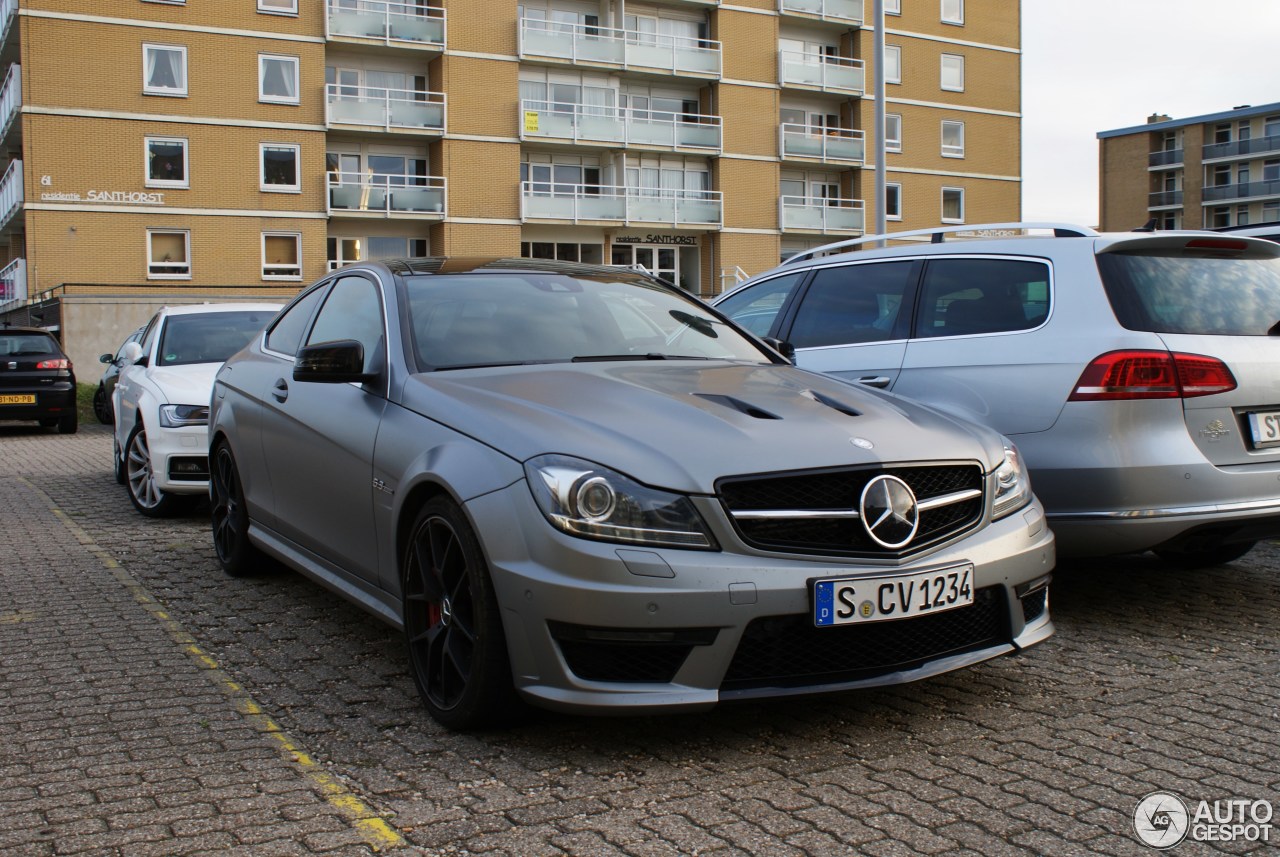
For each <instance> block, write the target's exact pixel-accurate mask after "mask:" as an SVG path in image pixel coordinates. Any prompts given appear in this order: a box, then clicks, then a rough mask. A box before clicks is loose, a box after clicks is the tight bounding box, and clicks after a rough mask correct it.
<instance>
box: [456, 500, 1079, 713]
mask: <svg viewBox="0 0 1280 857" xmlns="http://www.w3.org/2000/svg"><path fill="white" fill-rule="evenodd" d="M696 502H697V503H698V504H699V506H700V511H702V513H703V517H704V519H706V520H707V521H708V523H709V525H710V526H711V527H712V530H713V533H714V535H715V537H716V539H717V541H718V542H719V543H720V544H721V545H722V546H724V550H721V551H693V550H674V549H666V548H648V547H645V546H621V545H615V544H608V543H604V542H595V541H589V540H586V539H576V538H572V537H569V536H566V535H564V534H562V533H560V532H559V531H557V530H555V529H554V528H553V527H552V526H551V525H550V524H548V523H547V521H546V520H545V519H544V518H543V517H542V514H541V513H540V512H539V511H538V509H537V507H536V505H535V504H534V502H533V499H532V497H531V495H530V493H529V489H528V487H527V486H526V485H525V484H524V482H517V483H515V484H514V485H512V486H509V487H508V488H506V489H504V490H502V491H497V492H494V493H491V494H487V495H485V496H482V497H479V498H476V499H474V500H472V501H470V502H469V503H467V504H466V510H467V513H468V514H469V515H470V516H471V518H472V520H473V522H474V524H475V528H476V532H477V533H479V534H480V539H481V543H482V545H483V547H484V550H485V553H486V557H487V559H488V562H489V566H490V571H491V574H492V578H493V582H494V586H495V589H496V591H497V596H498V602H499V605H500V607H501V609H502V615H503V624H504V627H505V630H506V634H507V643H508V649H509V652H510V656H511V666H512V676H513V679H514V681H515V684H516V687H517V688H518V689H519V690H520V691H521V693H522V694H524V695H525V696H526V697H527V698H529V699H530V700H532V701H534V702H536V703H537V704H539V705H542V706H544V707H549V708H556V709H560V710H566V711H592V712H595V713H601V712H605V711H617V712H624V711H625V712H626V713H636V712H644V711H675V710H697V709H702V708H708V707H710V706H712V705H715V704H716V703H717V702H720V701H722V700H727V699H733V698H744V697H761V696H783V695H791V694H801V693H815V692H826V691H835V690H845V689H850V688H857V687H869V686H875V685H883V684H893V683H900V682H905V681H913V680H916V679H920V678H925V677H927V676H931V675H936V674H939V673H942V672H946V671H949V670H952V669H956V668H958V667H962V666H966V665H969V664H973V663H977V662H980V661H983V660H987V659H989V658H992V657H996V656H998V655H1001V654H1006V653H1009V652H1013V651H1016V650H1018V649H1021V648H1025V647H1027V646H1030V645H1033V644H1035V643H1038V642H1040V641H1042V640H1044V639H1045V638H1047V637H1048V636H1049V635H1050V634H1052V633H1053V624H1052V621H1051V619H1050V617H1049V611H1048V590H1047V586H1043V587H1039V588H1037V589H1036V590H1035V591H1034V592H1030V593H1028V592H1025V591H1024V589H1025V586H1026V585H1027V584H1032V583H1034V582H1036V581H1047V576H1048V574H1049V572H1050V571H1051V570H1052V568H1053V565H1054V537H1053V535H1052V533H1051V532H1050V531H1049V529H1048V527H1047V526H1046V524H1045V519H1044V515H1043V510H1042V509H1041V507H1040V506H1039V504H1038V502H1033V503H1032V504H1031V505H1029V506H1027V507H1026V508H1024V509H1022V510H1021V511H1019V512H1016V513H1014V514H1013V515H1010V516H1009V517H1008V518H1005V519H1004V520H1002V521H998V522H996V523H994V524H991V525H988V526H986V527H984V528H982V529H980V530H977V531H975V532H971V533H969V534H968V535H967V536H965V537H963V538H961V539H959V540H958V541H956V542H954V543H952V544H950V545H947V546H944V547H943V548H941V549H939V550H934V551H932V552H927V553H926V554H925V555H924V556H920V557H913V558H911V559H909V560H906V561H901V562H891V561H877V562H872V561H861V560H848V559H839V558H827V557H824V558H815V557H796V556H793V555H791V556H784V555H781V554H766V553H763V552H758V551H752V550H750V549H748V548H746V547H745V546H743V545H742V544H741V542H740V540H739V539H738V537H737V536H736V534H735V533H734V532H733V531H732V529H731V528H729V525H728V524H727V522H725V521H724V520H723V513H722V512H720V510H719V507H718V505H717V504H716V503H715V502H714V501H710V500H705V499H700V500H697V501H696ZM959 562H971V563H973V566H974V572H973V580H974V588H975V604H974V605H972V606H970V607H964V608H958V609H956V610H950V611H944V612H940V613H936V614H929V615H927V616H922V617H918V618H913V619H906V620H898V621H885V622H875V623H870V624H866V625H854V626H840V627H836V628H823V629H818V628H814V627H813V621H812V606H811V595H810V581H812V580H814V579H818V578H826V577H856V576H859V575H866V576H868V577H881V576H886V575H893V574H901V573H906V572H911V571H921V570H926V569H932V568H938V567H943V566H948V565H951V564H954V563H959ZM877 653H878V654H877Z"/></svg>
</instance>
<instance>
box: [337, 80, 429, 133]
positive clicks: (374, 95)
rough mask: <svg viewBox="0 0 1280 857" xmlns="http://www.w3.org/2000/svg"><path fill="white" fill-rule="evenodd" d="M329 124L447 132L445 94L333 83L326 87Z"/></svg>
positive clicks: (392, 129) (386, 129) (385, 129)
mask: <svg viewBox="0 0 1280 857" xmlns="http://www.w3.org/2000/svg"><path fill="white" fill-rule="evenodd" d="M325 90H326V91H325V95H326V104H325V111H326V112H325V122H326V124H327V125H328V126H329V127H330V128H332V127H334V126H338V125H349V126H355V127H360V128H381V129H382V130H384V131H409V132H423V133H425V132H440V133H443V132H444V118H445V117H444V105H445V97H444V93H443V92H424V91H419V90H413V89H377V88H373V87H368V86H344V85H342V84H340V83H331V84H329V85H328V86H327V87H326V88H325Z"/></svg>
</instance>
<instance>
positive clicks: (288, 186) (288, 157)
mask: <svg viewBox="0 0 1280 857" xmlns="http://www.w3.org/2000/svg"><path fill="white" fill-rule="evenodd" d="M258 150H259V152H260V153H261V161H262V172H261V176H260V178H261V180H262V190H265V191H274V192H277V193H298V192H300V191H301V190H302V184H301V182H300V180H299V178H298V152H299V147H298V146H294V145H290V144H288V143H262V144H261V145H260V146H259V147H258Z"/></svg>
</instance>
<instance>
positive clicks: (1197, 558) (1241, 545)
mask: <svg viewBox="0 0 1280 857" xmlns="http://www.w3.org/2000/svg"><path fill="white" fill-rule="evenodd" d="M1256 544H1257V542H1231V543H1230V544H1225V545H1215V546H1214V547H1206V548H1199V549H1198V550H1176V549H1172V548H1160V549H1159V550H1156V551H1153V553H1155V555H1156V556H1158V557H1160V558H1161V559H1162V560H1164V561H1165V562H1167V563H1169V564H1170V565H1176V566H1178V567H1179V568H1207V567H1209V566H1212V565H1226V564H1227V563H1229V562H1233V561H1235V560H1237V559H1239V558H1240V557H1242V556H1244V555H1245V554H1247V553H1248V552H1249V551H1251V550H1253V546H1254V545H1256Z"/></svg>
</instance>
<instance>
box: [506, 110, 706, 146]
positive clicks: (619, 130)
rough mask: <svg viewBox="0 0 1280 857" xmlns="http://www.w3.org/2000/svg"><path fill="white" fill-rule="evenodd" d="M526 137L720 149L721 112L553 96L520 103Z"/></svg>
mask: <svg viewBox="0 0 1280 857" xmlns="http://www.w3.org/2000/svg"><path fill="white" fill-rule="evenodd" d="M520 107H521V112H522V118H521V123H520V139H521V140H538V141H544V142H548V143H557V142H558V143H569V144H585V145H593V146H607V147H613V148H622V147H626V148H642V149H656V150H661V151H669V152H682V151H689V152H698V153H702V154H708V153H711V154H719V153H720V151H721V134H720V117H719V116H704V115H701V114H696V113H679V114H677V113H659V112H656V111H653V110H632V109H629V108H624V107H604V106H595V105H586V104H568V103H559V102H554V101H552V102H548V101H528V100H526V101H523V102H521V104H520Z"/></svg>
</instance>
